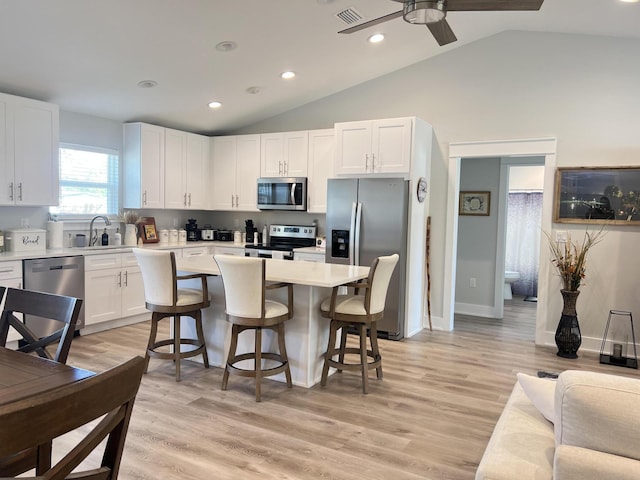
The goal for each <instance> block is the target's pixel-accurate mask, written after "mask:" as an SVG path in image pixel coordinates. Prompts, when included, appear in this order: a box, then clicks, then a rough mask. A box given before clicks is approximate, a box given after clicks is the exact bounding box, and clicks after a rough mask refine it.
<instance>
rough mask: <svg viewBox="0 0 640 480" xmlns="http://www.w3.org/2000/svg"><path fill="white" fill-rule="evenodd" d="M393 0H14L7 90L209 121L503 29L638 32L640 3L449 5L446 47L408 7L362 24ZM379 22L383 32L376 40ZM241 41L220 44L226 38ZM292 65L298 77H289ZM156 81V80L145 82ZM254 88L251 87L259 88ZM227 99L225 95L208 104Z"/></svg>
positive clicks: (288, 101)
mask: <svg viewBox="0 0 640 480" xmlns="http://www.w3.org/2000/svg"><path fill="white" fill-rule="evenodd" d="M400 7H401V5H400V4H399V3H397V2H395V1H390V0H268V1H267V0H242V1H238V0H109V1H104V0H3V1H2V2H0V91H2V92H5V93H11V94H15V95H21V96H26V97H31V98H37V99H41V100H45V101H49V102H53V103H57V104H58V105H60V108H61V109H63V110H67V111H72V112H79V113H86V114H90V115H95V116H99V117H105V118H109V119H114V120H119V121H123V122H125V121H146V122H150V123H156V124H160V125H164V126H169V127H174V128H180V129H184V130H189V131H194V132H200V133H224V132H228V131H230V130H234V129H238V128H241V127H243V126H247V125H251V124H253V123H255V122H258V121H260V120H263V119H265V118H269V117H271V116H273V115H277V114H279V113H282V112H284V111H287V110H290V109H292V108H296V107H299V106H301V105H304V104H306V103H308V102H311V101H314V100H317V99H319V98H322V97H325V96H327V95H331V94H333V93H335V92H338V91H341V90H344V89H346V88H349V87H352V86H354V85H357V84H359V83H362V82H365V81H367V80H370V79H372V78H375V77H378V76H380V75H384V74H386V73H389V72H392V71H394V70H397V69H399V68H402V67H405V66H407V65H411V64H413V63H416V62H420V61H422V60H425V59H427V58H430V57H432V56H434V55H439V54H443V53H446V52H447V51H449V50H452V49H455V48H460V47H462V46H464V45H466V44H468V43H470V42H474V41H476V40H479V39H482V38H484V37H488V36H491V35H494V34H496V33H499V32H502V31H505V30H525V31H536V32H561V33H570V34H587V35H604V36H618V37H627V38H640V28H638V25H640V3H623V2H622V1H620V0H545V2H544V4H543V5H542V8H541V10H540V11H537V12H450V13H449V14H448V16H447V20H448V22H449V24H450V25H451V27H452V29H453V30H454V31H455V33H456V35H457V37H458V41H457V42H455V43H452V44H450V45H447V46H444V47H440V46H438V44H437V43H436V42H435V40H434V39H433V37H432V36H431V35H430V34H429V32H428V30H427V29H426V28H425V27H424V26H420V25H411V24H408V23H405V22H404V21H403V20H402V19H401V18H398V19H395V20H391V21H389V22H386V23H383V24H380V25H378V26H376V27H372V28H370V29H366V30H363V31H360V32H357V33H354V34H351V35H340V34H338V33H337V32H338V31H339V30H342V29H344V28H346V27H348V26H350V25H348V24H346V23H345V22H344V21H343V20H341V19H340V18H338V17H337V16H336V14H337V13H338V12H341V11H343V10H346V9H352V10H355V12H356V13H357V14H359V15H360V16H361V17H362V19H361V20H359V21H358V22H356V23H361V22H365V21H368V20H371V19H374V18H376V17H379V16H382V15H385V14H389V13H392V12H395V11H397V10H398V9H399V8H400ZM376 32H382V33H384V34H385V36H386V38H385V41H384V42H382V43H380V44H376V45H372V44H370V43H368V42H367V38H368V37H369V36H370V35H371V34H373V33H376ZM225 42H234V44H235V45H236V48H234V49H231V50H229V51H224V48H223V49H222V50H223V51H220V50H218V49H217V48H216V45H218V44H220V43H223V46H224V45H228V43H225ZM286 70H292V71H295V72H296V77H295V78H293V79H291V80H283V79H281V78H280V73H282V72H284V71H286ZM143 81H153V82H156V83H157V85H156V86H155V87H153V88H142V87H140V86H138V84H139V82H143ZM249 91H251V92H252V93H249ZM213 100H217V101H220V102H221V103H222V107H220V108H218V109H215V110H214V109H211V108H209V107H208V103H209V102H211V101H213Z"/></svg>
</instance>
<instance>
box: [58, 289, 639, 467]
mask: <svg viewBox="0 0 640 480" xmlns="http://www.w3.org/2000/svg"><path fill="white" fill-rule="evenodd" d="M527 304H528V305H527ZM534 309H535V304H529V302H522V300H521V299H515V300H513V301H511V302H508V304H507V307H506V309H505V318H504V319H503V320H488V319H480V318H474V317H469V316H460V317H459V318H457V319H456V331H455V332H453V333H448V332H428V331H425V332H423V333H421V334H419V335H417V336H415V337H413V338H411V339H408V340H405V341H401V342H393V341H381V342H380V348H381V350H382V355H383V369H384V380H382V381H377V380H375V379H374V377H375V374H374V373H373V372H371V382H370V393H369V394H368V395H363V394H362V393H361V389H360V379H359V377H358V376H357V374H354V373H351V372H345V373H343V374H341V375H333V376H332V377H330V379H329V382H328V385H327V387H326V388H321V387H320V386H319V385H318V386H316V387H314V388H311V389H304V388H299V387H295V386H294V387H293V389H292V390H288V389H287V388H285V386H284V385H283V384H281V383H277V382H273V381H266V382H265V384H264V385H263V389H262V398H263V401H262V402H261V403H256V402H255V401H254V394H253V383H252V382H251V381H250V380H249V379H243V378H240V377H231V379H230V381H229V390H228V391H226V392H223V391H221V390H220V381H221V377H222V370H221V369H219V368H211V369H208V370H205V369H204V368H203V367H202V366H201V365H199V364H195V363H192V362H188V361H185V362H183V370H182V379H183V380H182V382H180V383H176V382H175V381H174V376H173V365H172V363H171V362H167V361H160V360H153V359H152V360H151V364H150V369H149V373H148V374H147V375H145V376H144V377H143V380H142V386H141V388H140V392H139V394H138V397H137V401H136V406H135V408H134V412H133V418H132V421H131V425H130V428H129V435H128V437H127V444H126V448H125V454H124V458H123V462H122V470H121V474H120V478H121V479H154V480H157V479H216V480H221V479H234V480H237V479H242V480H244V479H247V480H251V479H261V480H268V479H279V480H283V479H286V480H293V479H339V480H355V479H367V480H375V479H377V480H389V479H391V480H405V479H406V480H411V479H472V478H473V476H474V472H475V469H476V466H477V464H478V462H479V461H480V458H481V456H482V453H483V451H484V448H485V446H486V444H487V441H488V439H489V436H490V435H491V432H492V430H493V427H494V425H495V422H496V420H497V419H498V416H499V415H500V412H501V411H502V408H503V406H504V404H505V402H506V400H507V397H508V396H509V393H510V392H511V389H512V388H513V385H514V382H515V380H516V373H517V372H520V371H521V372H527V373H530V374H535V373H536V372H537V371H538V370H545V371H553V372H560V371H562V370H565V369H585V370H596V371H603V372H608V373H612V374H619V375H626V376H635V377H638V375H639V374H638V371H636V370H630V369H626V368H620V367H613V366H606V365H600V364H599V363H598V359H597V355H596V354H590V353H581V354H580V358H579V359H577V360H566V359H561V358H559V357H557V356H556V355H555V349H552V348H541V347H536V346H535V345H534V344H533V337H534V335H533V332H534V323H535V321H534V318H533V317H534V315H535V313H534V312H535V310H534ZM148 329H149V324H148V323H142V324H138V325H134V326H130V327H124V328H120V329H114V330H111V331H108V332H104V333H99V334H94V335H88V336H85V337H79V338H76V339H75V340H74V343H73V345H72V348H71V355H70V359H69V363H71V364H73V365H76V366H79V367H83V368H87V369H90V370H93V371H101V370H104V369H106V368H109V367H111V366H113V365H115V364H117V363H119V362H122V361H124V360H126V359H128V358H130V357H131V356H133V355H142V354H143V352H144V347H145V344H146V341H147V334H148ZM289 348H293V347H292V346H289ZM67 440H68V441H72V440H73V436H70V437H68V439H65V441H67ZM61 443H62V444H63V443H64V441H63V442H61ZM62 444H61V445H56V446H55V448H61V447H63V445H62Z"/></svg>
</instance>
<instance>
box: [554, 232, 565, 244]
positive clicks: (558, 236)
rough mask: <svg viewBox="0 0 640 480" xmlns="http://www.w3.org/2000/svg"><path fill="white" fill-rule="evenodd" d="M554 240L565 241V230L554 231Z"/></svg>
mask: <svg viewBox="0 0 640 480" xmlns="http://www.w3.org/2000/svg"><path fill="white" fill-rule="evenodd" d="M556 242H561V243H567V232H566V231H565V230H558V231H556Z"/></svg>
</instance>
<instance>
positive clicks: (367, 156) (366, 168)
mask: <svg viewBox="0 0 640 480" xmlns="http://www.w3.org/2000/svg"><path fill="white" fill-rule="evenodd" d="M368 170H369V154H368V153H365V154H364V171H365V172H366V171H368Z"/></svg>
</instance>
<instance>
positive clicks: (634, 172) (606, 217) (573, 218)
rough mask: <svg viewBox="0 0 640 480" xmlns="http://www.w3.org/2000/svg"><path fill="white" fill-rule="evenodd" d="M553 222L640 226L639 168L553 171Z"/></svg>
mask: <svg viewBox="0 0 640 480" xmlns="http://www.w3.org/2000/svg"><path fill="white" fill-rule="evenodd" d="M554 193H555V194H554V197H553V220H554V222H556V223H596V224H614V225H640V167H579V168H558V169H557V170H556V179H555V192H554Z"/></svg>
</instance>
